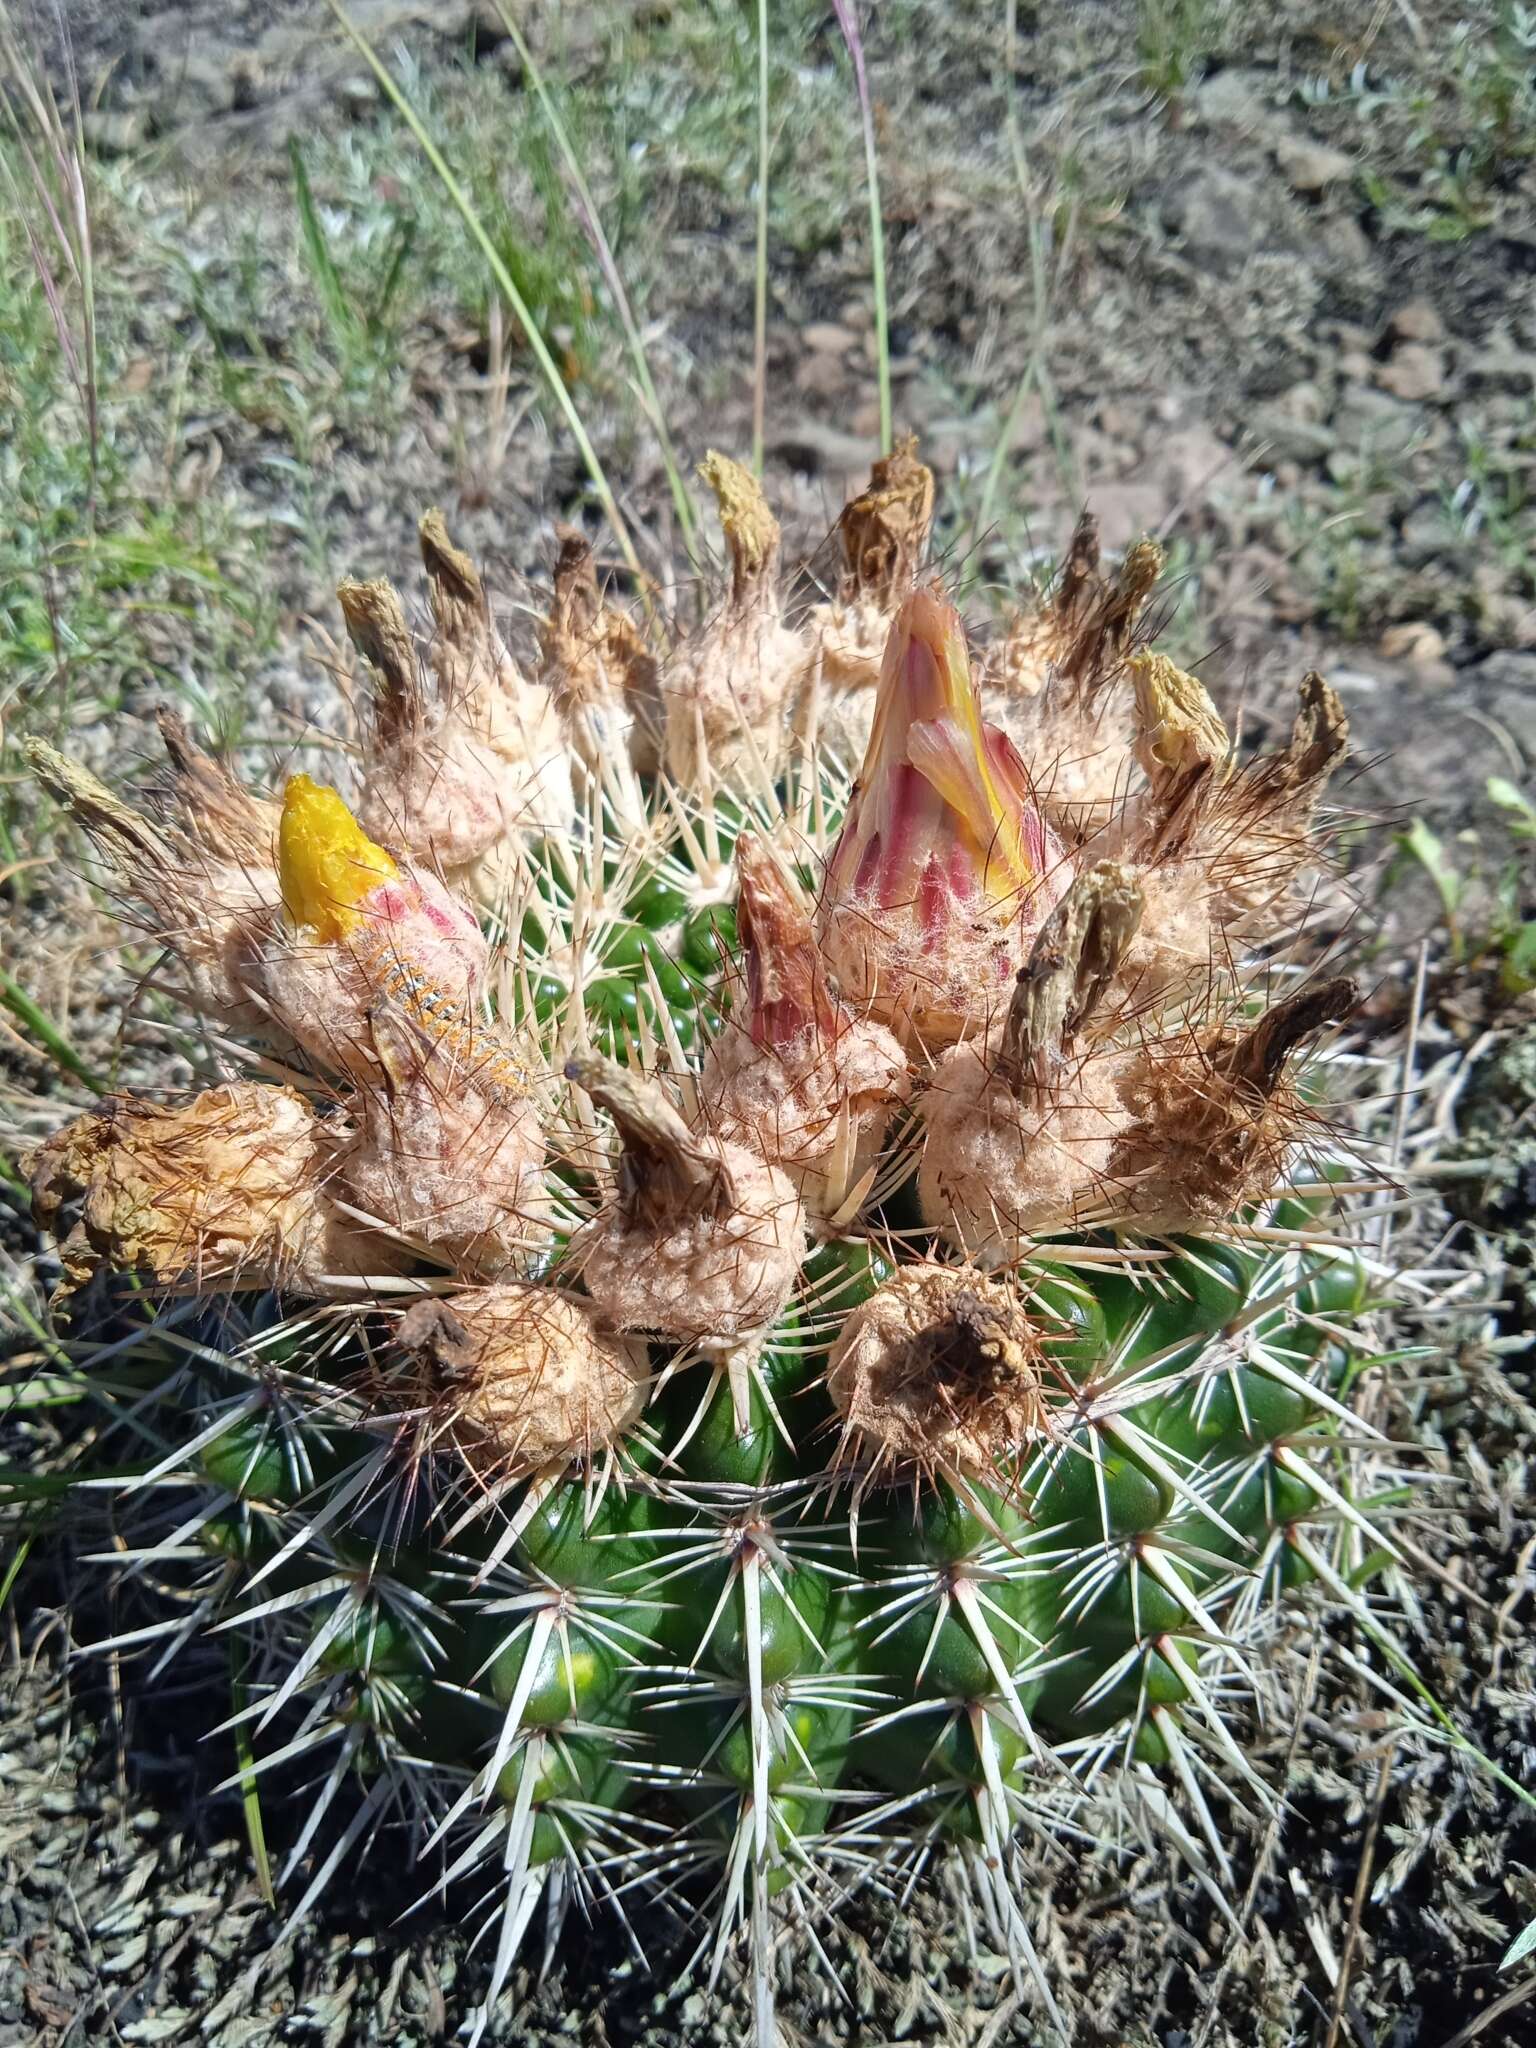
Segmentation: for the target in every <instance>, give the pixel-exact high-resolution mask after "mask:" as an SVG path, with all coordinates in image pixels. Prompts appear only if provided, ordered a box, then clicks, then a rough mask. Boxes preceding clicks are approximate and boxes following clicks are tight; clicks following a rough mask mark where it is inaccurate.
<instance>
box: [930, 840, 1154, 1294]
mask: <svg viewBox="0 0 1536 2048" xmlns="http://www.w3.org/2000/svg"><path fill="white" fill-rule="evenodd" d="M1140 916H1141V887H1140V883H1139V881H1138V879H1137V877H1136V876H1135V875H1134V874H1133V873H1131V871H1130V870H1128V869H1126V868H1123V867H1121V866H1120V865H1119V864H1118V863H1116V862H1113V861H1101V862H1100V863H1099V864H1098V865H1097V867H1095V868H1093V869H1092V870H1090V872H1089V873H1088V874H1086V875H1083V876H1080V877H1079V878H1078V880H1077V881H1076V882H1075V883H1074V884H1073V886H1072V888H1071V889H1070V890H1069V891H1068V893H1067V895H1066V896H1065V897H1064V898H1063V899H1062V901H1061V902H1060V903H1059V904H1057V906H1056V908H1055V910H1053V911H1052V913H1051V915H1050V916H1049V917H1048V918H1047V919H1046V921H1045V924H1044V925H1043V926H1042V927H1041V930H1040V933H1039V936H1038V937H1037V938H1036V940H1035V943H1034V947H1033V949H1032V951H1031V953H1030V957H1029V960H1028V961H1027V963H1026V964H1025V966H1024V967H1022V968H1021V969H1020V971H1019V976H1018V981H1017V983H1016V985H1015V988H1014V993H1013V1001H1012V1003H1011V1004H1010V1006H1009V1010H1008V1016H1007V1020H1006V1022H1005V1024H1004V1026H1003V1030H1002V1033H1001V1035H1000V1040H999V1042H998V1044H997V1046H996V1049H995V1051H994V1050H992V1049H989V1048H987V1047H981V1046H957V1047H955V1048H954V1049H953V1050H952V1051H951V1052H949V1053H946V1054H945V1056H944V1057H943V1059H941V1060H940V1061H939V1062H938V1064H937V1066H936V1067H935V1069H934V1073H933V1079H932V1082H931V1084H930V1086H929V1088H928V1090H927V1092H926V1093H925V1094H924V1096H923V1097H922V1099H921V1101H920V1103H919V1113H920V1115H921V1117H922V1120H923V1123H924V1126H925V1129H926V1139H925V1143H924V1147H923V1163H922V1169H921V1172H920V1174H919V1180H918V1189H919V1195H920V1198H921V1201H922V1205H923V1215H924V1218H925V1220H926V1221H927V1222H928V1223H929V1224H930V1226H931V1227H932V1228H934V1229H936V1230H938V1231H939V1232H940V1233H941V1235H943V1237H944V1238H945V1239H946V1240H947V1241H948V1242H949V1243H950V1244H952V1245H954V1246H956V1247H957V1248H958V1249H959V1250H961V1251H963V1252H965V1253H966V1254H967V1256H968V1257H970V1258H972V1259H974V1260H975V1261H976V1262H977V1263H978V1264H980V1265H982V1266H988V1267H992V1266H999V1265H1011V1264H1016V1263H1017V1261H1018V1260H1019V1258H1020V1257H1021V1256H1022V1255H1023V1253H1024V1252H1025V1251H1026V1250H1027V1249H1028V1247H1029V1244H1030V1243H1031V1241H1032V1240H1033V1239H1035V1238H1037V1237H1042V1236H1048V1235H1052V1234H1054V1233H1056V1232H1058V1231H1062V1230H1070V1229H1073V1228H1076V1227H1079V1225H1080V1224H1081V1222H1082V1220H1083V1217H1084V1214H1085V1212H1088V1211H1091V1210H1093V1209H1096V1208H1097V1207H1098V1206H1099V1205H1100V1202H1101V1198H1102V1188H1103V1182H1104V1176H1105V1174H1106V1172H1107V1171H1108V1168H1109V1162H1110V1157H1111V1154H1112V1152H1113V1150H1114V1147H1115V1143H1116V1140H1117V1139H1118V1138H1119V1136H1120V1135H1121V1133H1122V1132H1123V1131H1124V1129H1125V1127H1126V1125H1127V1124H1128V1122H1129V1121H1130V1119H1129V1116H1128V1114H1127V1112H1126V1110H1125V1107H1124V1105H1123V1103H1122V1101H1121V1097H1120V1080H1121V1076H1122V1074H1123V1072H1124V1069H1125V1065H1126V1055H1125V1054H1124V1053H1123V1052H1122V1051H1121V1050H1120V1049H1119V1048H1117V1047H1116V1046H1115V1045H1113V1044H1112V1043H1100V1044H1097V1045H1091V1046H1089V1047H1087V1048H1086V1049H1085V1050H1083V1051H1082V1052H1080V1053H1075V1054H1074V1052H1073V1048H1074V1046H1075V1044H1076V1042H1077V1040H1078V1039H1079V1037H1080V1035H1082V1034H1085V1033H1086V1032H1088V1031H1090V1030H1091V1031H1094V1032H1097V1033H1100V1034H1102V1032H1103V1031H1104V1030H1105V1029H1106V1028H1107V1026H1108V1024H1110V1023H1112V1022H1113V1017H1112V1016H1109V1017H1106V1016H1105V1014H1104V1009H1105V1004H1106V998H1107V997H1108V996H1109V994H1110V991H1111V990H1112V988H1113V985H1114V982H1115V978H1116V975H1117V973H1118V970H1119V966H1120V962H1121V960H1122V959H1123V957H1124V955H1125V953H1126V951H1127V950H1128V948H1129V947H1130V945H1131V943H1132V941H1133V939H1134V937H1135V934H1136V927H1137V924H1138V922H1139V920H1140Z"/></svg>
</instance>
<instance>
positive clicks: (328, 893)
mask: <svg viewBox="0 0 1536 2048" xmlns="http://www.w3.org/2000/svg"><path fill="white" fill-rule="evenodd" d="M277 873H278V881H279V883H280V885H281V887H282V892H283V908H284V909H285V910H286V911H287V913H288V916H289V919H290V921H291V922H292V923H293V924H295V925H297V926H299V927H300V929H301V930H304V931H307V932H312V933H313V934H314V935H315V937H316V938H319V939H325V940H329V941H335V940H337V939H344V938H345V937H346V935H347V933H348V932H349V931H351V930H353V929H354V927H355V926H357V925H358V924H360V923H361V922H362V913H361V912H360V910H359V908H358V906H359V905H360V904H361V903H362V902H363V900H364V898H365V897H367V896H369V895H371V894H372V892H373V891H374V890H375V889H377V888H378V886H379V884H380V883H381V882H394V881H398V880H399V877H400V870H399V868H398V867H397V866H396V865H395V863H394V861H393V860H391V859H390V857H389V855H388V854H387V853H386V852H385V851H384V849H383V847H382V846H375V845H374V843H373V841H372V840H371V839H370V838H369V837H368V835H367V833H366V832H365V831H364V830H363V828H362V826H361V825H359V824H358V822H357V820H356V818H354V817H353V815H352V813H351V812H350V811H349V810H348V809H347V807H346V805H345V804H344V803H343V802H342V800H341V798H340V797H339V796H338V795H337V794H336V792H335V790H334V789H326V788H323V787H322V786H321V784H319V783H318V782H311V781H310V779H309V777H308V776H307V775H295V776H294V777H293V778H292V779H291V780H290V782H289V784H288V787H287V788H286V789H285V790H284V792H283V816H282V821H281V823H280V824H279V826H278V829H277Z"/></svg>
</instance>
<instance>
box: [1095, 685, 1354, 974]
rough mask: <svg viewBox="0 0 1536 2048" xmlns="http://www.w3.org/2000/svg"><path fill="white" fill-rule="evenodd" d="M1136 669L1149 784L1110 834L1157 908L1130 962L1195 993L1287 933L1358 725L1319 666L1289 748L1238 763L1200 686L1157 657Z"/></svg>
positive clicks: (1135, 969) (1305, 689) (1304, 689)
mask: <svg viewBox="0 0 1536 2048" xmlns="http://www.w3.org/2000/svg"><path fill="white" fill-rule="evenodd" d="M1133 668H1136V672H1137V696H1138V704H1139V707H1140V713H1141V717H1142V736H1141V738H1140V741H1139V747H1140V750H1141V752H1142V753H1143V755H1144V758H1145V759H1146V761H1147V763H1148V788H1147V790H1146V792H1145V793H1144V794H1143V795H1142V796H1141V797H1139V798H1138V799H1137V800H1136V801H1135V802H1134V803H1133V804H1131V805H1130V806H1128V808H1127V811H1126V814H1125V816H1124V818H1123V819H1122V820H1121V821H1120V823H1119V825H1118V827H1117V828H1116V832H1115V834H1114V835H1113V836H1114V838H1115V840H1116V842H1117V844H1118V845H1119V846H1120V847H1121V848H1122V849H1123V850H1124V852H1125V854H1126V856H1127V858H1129V859H1131V860H1133V861H1135V862H1136V863H1137V864H1138V865H1139V866H1140V867H1141V868H1142V870H1143V880H1144V885H1145V890H1146V899H1147V900H1146V912H1145V915H1144V917H1143V919H1142V929H1141V937H1140V940H1139V942H1138V944H1137V946H1136V947H1135V948H1134V950H1133V952H1132V954H1131V956H1130V958H1129V960H1128V962H1127V966H1126V975H1127V980H1128V983H1133V984H1134V986H1135V988H1136V990H1137V992H1138V993H1139V994H1140V995H1141V997H1142V998H1143V999H1144V1000H1145V999H1148V998H1150V997H1152V996H1154V995H1156V996H1160V997H1162V998H1163V999H1164V1000H1165V1001H1167V1000H1172V999H1174V998H1176V997H1178V996H1180V995H1188V994H1189V993H1191V992H1193V991H1194V990H1196V989H1197V988H1198V987H1199V986H1200V985H1201V984H1202V983H1204V982H1206V981H1207V980H1208V979H1209V978H1210V976H1211V974H1212V972H1213V963H1215V965H1216V966H1218V967H1219V966H1220V964H1221V963H1222V962H1225V961H1227V960H1229V959H1230V958H1232V957H1233V956H1234V955H1235V954H1236V953H1238V952H1239V951H1240V950H1241V948H1242V947H1243V946H1244V945H1247V944H1250V943H1255V942H1257V943H1265V944H1271V945H1272V944H1274V943H1275V942H1276V941H1278V940H1279V939H1280V938H1282V937H1283V936H1284V935H1285V931H1286V927H1287V924H1288V921H1289V919H1290V917H1291V916H1292V915H1293V913H1294V911H1295V909H1296V908H1297V906H1298V902H1299V891H1298V886H1297V885H1298V883H1299V881H1300V879H1301V878H1302V876H1303V875H1305V874H1306V873H1307V872H1308V871H1309V870H1311V869H1313V868H1315V867H1316V866H1317V865H1318V862H1319V860H1320V858H1321V849H1320V843H1319V840H1318V837H1317V835H1316V833H1315V831H1314V814H1315V812H1316V809H1317V804H1318V801H1319V798H1320V797H1321V795H1322V792H1323V790H1324V789H1325V787H1326V786H1327V782H1328V779H1329V777H1330V776H1331V775H1332V773H1333V772H1334V770H1335V769H1336V768H1337V767H1338V765H1339V764H1340V763H1341V762H1342V761H1343V759H1344V757H1345V755H1346V753H1347V751H1348V745H1349V724H1348V720H1347V719H1346V718H1345V715H1344V711H1343V708H1342V706H1341V705H1340V703H1339V700H1338V698H1337V697H1336V696H1335V695H1334V693H1333V691H1332V690H1331V689H1329V687H1328V685H1327V684H1326V683H1325V682H1324V681H1323V679H1322V677H1321V676H1319V675H1316V674H1309V675H1308V676H1307V677H1306V678H1305V679H1304V680H1303V682H1302V686H1301V709H1300V712H1299V714H1298V716H1297V719H1296V724H1295V729H1294V732H1293V735H1292V738H1291V742H1290V744H1289V746H1287V747H1286V748H1284V749H1283V750H1281V751H1280V752H1279V753H1276V754H1270V755H1263V756H1260V757H1259V758H1258V759H1257V760H1255V761H1252V762H1250V763H1249V764H1248V765H1247V766H1246V767H1243V768H1241V769H1236V770H1234V769H1233V768H1232V765H1231V761H1230V750H1229V744H1228V742H1227V740H1226V732H1225V728H1224V727H1223V726H1222V724H1221V721H1220V719H1219V718H1217V716H1216V714H1215V712H1214V710H1213V709H1212V708H1211V705H1210V700H1209V698H1208V697H1206V695H1205V692H1204V690H1203V688H1202V686H1201V685H1200V684H1199V683H1198V682H1196V681H1195V680H1194V678H1193V677H1189V676H1184V675H1181V674H1180V672H1179V671H1178V670H1176V669H1174V668H1173V665H1172V664H1171V663H1165V662H1162V661H1161V660H1160V658H1154V657H1148V658H1147V659H1146V660H1145V662H1144V663H1143V664H1141V665H1140V666H1139V667H1138V666H1137V665H1136V664H1133Z"/></svg>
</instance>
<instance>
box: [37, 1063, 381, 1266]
mask: <svg viewBox="0 0 1536 2048" xmlns="http://www.w3.org/2000/svg"><path fill="white" fill-rule="evenodd" d="M330 1165H331V1141H330V1138H329V1135H328V1133H327V1131H326V1129H325V1127H324V1125H323V1124H322V1123H321V1121H320V1119H319V1118H317V1117H316V1115H315V1113H314V1111H313V1110H312V1109H311V1108H310V1106H309V1104H308V1103H307V1102H306V1101H305V1100H304V1098H303V1097H302V1096H300V1095H297V1094H295V1093H294V1092H293V1090H292V1089H288V1088H274V1087H270V1086H267V1085H265V1084H260V1083H253V1082H247V1083H240V1084H232V1085H229V1086H226V1087H222V1088H209V1089H206V1090H205V1091H204V1092H203V1093H202V1094H200V1095H194V1096H192V1097H190V1098H189V1099H188V1100H187V1101H184V1102H178V1103H156V1102H147V1101H140V1100H136V1099H134V1098H132V1097H128V1096H109V1097H108V1098H107V1099H106V1100H105V1101H104V1102H103V1103H102V1104H101V1106H100V1107H99V1108H98V1109H95V1110H92V1111H91V1112H90V1113H89V1114H88V1115H86V1116H82V1117H77V1118H76V1119H75V1121H74V1122H73V1123H71V1124H68V1125H66V1126H65V1128H64V1129H63V1130H62V1131H59V1132H57V1133H56V1134H55V1135H54V1136H53V1137H52V1138H50V1139H48V1141H47V1142H46V1143H45V1144H44V1145H42V1146H40V1147H39V1148H38V1150H37V1152H36V1153H34V1154H33V1156H32V1158H31V1160H30V1161H29V1162H28V1171H29V1176H30V1179H31V1182H32V1199H33V1207H34V1211H35V1213H36V1216H37V1220H38V1222H39V1223H40V1224H42V1225H43V1227H44V1228H45V1229H47V1230H50V1231H53V1232H54V1233H56V1234H58V1235H59V1236H60V1237H61V1243H60V1253H61V1256H62V1258H63V1262H64V1271H65V1276H66V1279H67V1280H68V1282H69V1284H70V1285H71V1286H79V1285H81V1284H82V1283H83V1282H84V1281H86V1280H88V1279H89V1278H90V1277H91V1275H92V1274H93V1273H95V1272H98V1271H105V1272H109V1273H114V1274H120V1275H122V1276H124V1277H125V1278H133V1279H136V1280H138V1281H140V1282H141V1283H142V1284H143V1285H144V1286H146V1287H150V1288H154V1289H157V1290H158V1289H164V1290H166V1291H168V1292H175V1293H182V1294H208V1293H213V1292H216V1291H217V1292H225V1291H227V1290H228V1289H230V1288H231V1287H236V1286H238V1287H250V1288H264V1287H281V1288H285V1289H288V1290H289V1291H291V1292H294V1293H298V1294H324V1293H325V1292H327V1291H328V1290H329V1288H330V1286H331V1284H332V1282H334V1281H337V1280H345V1279H347V1278H349V1277H356V1276H358V1275H364V1274H378V1273H394V1272H398V1271H400V1270H401V1259H400V1254H399V1253H398V1252H396V1251H394V1250H393V1249H392V1248H391V1247H390V1246H389V1245H388V1244H387V1243H383V1242H381V1241H380V1240H378V1239H376V1238H374V1237H371V1236H370V1235H369V1234H368V1233H367V1232H366V1231H365V1230H363V1229H361V1228H360V1227H359V1226H357V1225H356V1224H354V1223H352V1222H350V1221H348V1220H347V1219H346V1218H345V1217H344V1216H343V1215H342V1214H341V1213H340V1211H339V1209H338V1207H337V1204H336V1202H335V1200H334V1198H333V1196H332V1193H331V1192H330V1185H329V1174H330Z"/></svg>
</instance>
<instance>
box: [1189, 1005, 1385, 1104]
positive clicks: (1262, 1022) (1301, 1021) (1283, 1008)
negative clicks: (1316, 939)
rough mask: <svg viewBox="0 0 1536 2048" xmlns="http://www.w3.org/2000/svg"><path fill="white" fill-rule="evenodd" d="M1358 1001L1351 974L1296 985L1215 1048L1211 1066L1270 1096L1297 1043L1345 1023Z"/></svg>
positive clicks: (1258, 1093) (1255, 1091)
mask: <svg viewBox="0 0 1536 2048" xmlns="http://www.w3.org/2000/svg"><path fill="white" fill-rule="evenodd" d="M1359 1002H1360V990H1359V987H1358V986H1357V984H1356V983H1355V982H1353V981H1352V980H1350V979H1349V977H1348V976H1347V975H1341V976H1339V977H1338V978H1337V979H1335V980H1333V981H1322V982H1319V983H1317V985H1316V986H1315V987H1313V988H1302V989H1298V990H1297V991H1296V993H1295V994H1294V995H1289V996H1284V997H1282V998H1281V1000H1280V1001H1279V1002H1278V1003H1274V1004H1272V1005H1271V1007H1270V1008H1269V1009H1267V1010H1266V1011H1265V1012H1264V1014H1263V1016H1262V1017H1261V1018H1260V1019H1259V1021H1258V1022H1257V1023H1256V1024H1253V1025H1251V1026H1249V1028H1248V1029H1247V1030H1246V1031H1243V1032H1241V1033H1240V1034H1238V1035H1237V1037H1236V1038H1235V1040H1234V1041H1233V1042H1232V1043H1231V1044H1230V1045H1228V1046H1224V1047H1223V1048H1221V1049H1220V1050H1218V1051H1215V1052H1213V1054H1212V1057H1211V1066H1212V1069H1213V1071H1214V1072H1216V1073H1218V1074H1222V1075H1225V1076H1226V1077H1227V1078H1228V1079H1229V1080H1231V1081H1234V1082H1236V1083H1237V1084H1238V1085H1239V1086H1240V1087H1246V1088H1250V1089H1252V1090H1253V1091H1254V1093H1255V1094H1257V1095H1259V1096H1261V1097H1262V1098H1264V1099H1265V1100H1268V1098H1269V1097H1270V1096H1271V1095H1273V1094H1274V1092H1275V1088H1276V1086H1277V1085H1278V1083H1279V1081H1280V1077H1281V1075H1282V1074H1283V1073H1284V1071H1285V1063H1286V1061H1287V1060H1288V1059H1289V1058H1290V1056H1291V1054H1292V1053H1293V1052H1294V1051H1295V1049H1296V1047H1297V1046H1298V1045H1300V1044H1301V1043H1302V1042H1303V1040H1304V1039H1308V1038H1311V1037H1312V1036H1313V1034H1314V1033H1315V1032H1318V1031H1321V1030H1322V1029H1323V1027H1324V1025H1327V1024H1338V1023H1342V1021H1343V1020H1344V1018H1346V1017H1347V1016H1349V1015H1350V1013H1351V1012H1352V1011H1353V1010H1355V1009H1356V1008H1358V1006H1359Z"/></svg>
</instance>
